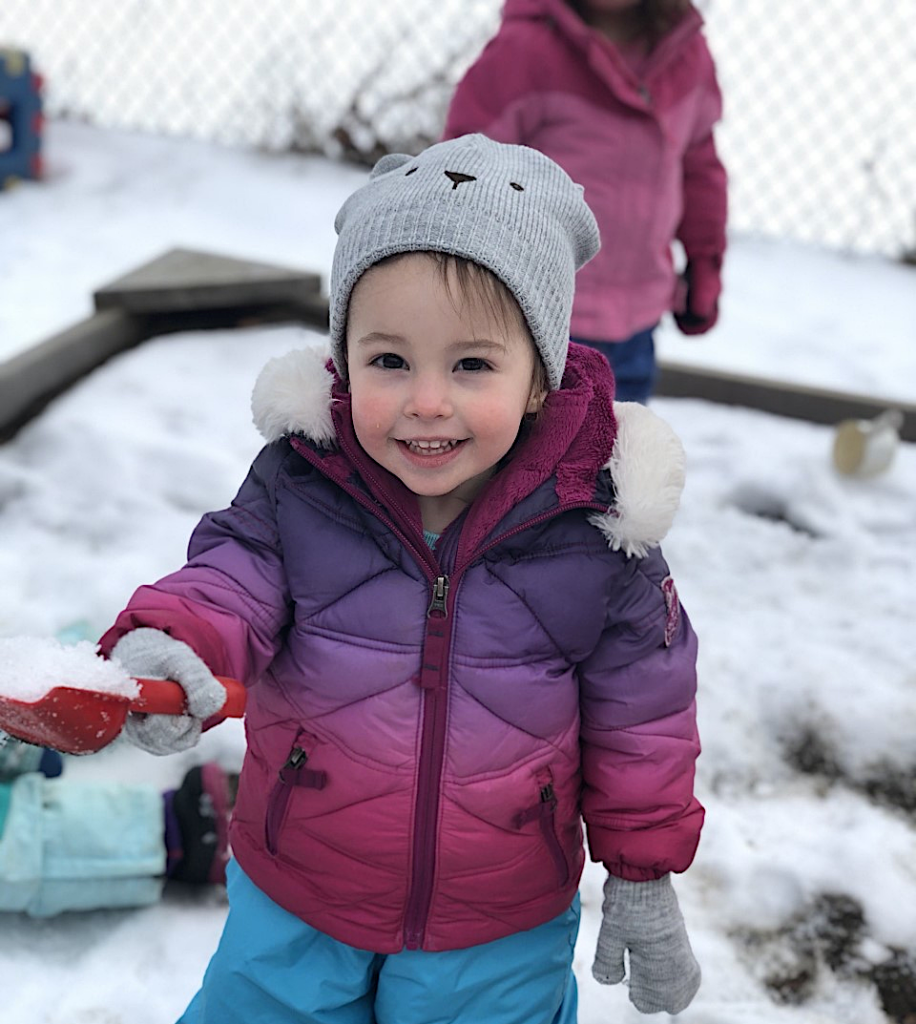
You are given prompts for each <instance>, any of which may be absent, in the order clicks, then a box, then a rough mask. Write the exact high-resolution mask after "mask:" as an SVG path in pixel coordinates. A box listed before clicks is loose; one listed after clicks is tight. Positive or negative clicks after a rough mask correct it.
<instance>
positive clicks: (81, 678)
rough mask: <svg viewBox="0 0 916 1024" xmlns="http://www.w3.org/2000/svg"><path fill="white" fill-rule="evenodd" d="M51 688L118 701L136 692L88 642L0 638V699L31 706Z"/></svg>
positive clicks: (129, 680)
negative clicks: (106, 695)
mask: <svg viewBox="0 0 916 1024" xmlns="http://www.w3.org/2000/svg"><path fill="white" fill-rule="evenodd" d="M55 686H67V687H70V688H71V689H73V690H94V691H96V692H97V693H114V694H117V695H118V696H121V697H136V696H137V695H138V694H139V692H140V688H139V687H138V686H137V683H136V681H135V680H134V679H132V678H131V677H130V676H129V675H128V674H127V673H126V672H125V671H124V669H123V668H122V666H121V665H120V664H119V663H118V662H116V661H107V660H106V659H105V658H103V657H101V655H100V654H99V651H98V647H97V646H96V645H95V644H92V643H90V642H89V641H88V640H78V641H77V642H76V643H73V644H64V643H62V642H61V641H60V640H58V639H57V638H56V637H45V636H39V637H35V636H12V637H0V697H8V698H12V699H14V700H19V701H24V702H25V703H34V702H35V701H37V700H41V698H42V697H44V696H45V694H47V692H48V690H50V689H52V688H53V687H55ZM2 724H3V723H2V719H0V725H2ZM0 735H2V734H0Z"/></svg>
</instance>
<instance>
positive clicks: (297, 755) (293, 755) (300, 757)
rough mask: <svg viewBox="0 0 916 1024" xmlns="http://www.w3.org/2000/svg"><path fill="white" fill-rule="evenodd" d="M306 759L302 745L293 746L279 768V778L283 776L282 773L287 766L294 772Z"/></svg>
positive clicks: (306, 755)
mask: <svg viewBox="0 0 916 1024" xmlns="http://www.w3.org/2000/svg"><path fill="white" fill-rule="evenodd" d="M308 759H309V757H308V754H306V752H305V751H304V750H303V749H302V747H293V749H292V750H291V751H290V752H289V757H288V758H287V759H286V764H285V765H283V767H282V768H281V769H280V778H281V779H282V778H283V773H284V772H285V771H286V770H287V768H291V769H292V770H293V771H294V772H297V771H299V769H300V768H301V767H302V766H303V765H304V764H305V762H306V761H307V760H308Z"/></svg>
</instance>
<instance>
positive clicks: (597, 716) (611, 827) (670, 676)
mask: <svg viewBox="0 0 916 1024" xmlns="http://www.w3.org/2000/svg"><path fill="white" fill-rule="evenodd" d="M620 558H621V563H622V564H621V566H620V571H619V573H613V574H612V579H610V580H609V594H608V598H607V609H606V615H605V625H604V630H603V633H602V636H601V639H600V641H599V643H598V645H597V647H596V649H595V650H594V651H593V652H592V654H591V655H590V656H589V657H588V658H587V659H586V661H584V662H583V663H581V664H580V666H579V680H580V705H581V716H582V718H581V744H582V774H583V795H582V813H583V817H584V819H585V824H586V829H587V832H588V844H589V851H590V854H591V857H592V859H593V860H596V861H602V862H603V863H604V865H605V866H606V867H607V869H608V871H610V872H611V874H614V875H617V876H619V877H621V878H626V879H629V880H631V881H644V880H648V879H653V878H660V877H661V876H662V875H664V874H666V873H667V872H669V871H684V870H685V869H686V868H687V867H689V865H690V863H691V861H692V860H693V856H694V853H695V852H696V847H697V843H698V842H699V838H700V829H701V827H702V824H703V814H704V812H703V808H702V806H701V805H700V803H699V802H698V801H697V799H696V798H695V797H694V795H693V781H694V764H695V761H696V758H697V756H698V754H699V752H700V744H699V739H698V736H697V727H696V702H695V696H696V651H697V644H696V636H695V634H694V632H693V629H692V628H691V626H690V622H689V621H688V619H687V616H686V614H685V612H684V611H683V609H682V608H681V607H680V604H679V601H678V598H677V591H676V590H675V588H674V582H673V580H672V579H671V577H670V575H669V573H668V567H667V565H666V563H665V560H664V558H663V557H662V555H661V552H660V551H658V550H657V549H656V550H655V551H653V552H651V553H650V554H649V555H648V556H647V557H646V558H643V559H637V558H631V559H624V556H623V555H621V556H620Z"/></svg>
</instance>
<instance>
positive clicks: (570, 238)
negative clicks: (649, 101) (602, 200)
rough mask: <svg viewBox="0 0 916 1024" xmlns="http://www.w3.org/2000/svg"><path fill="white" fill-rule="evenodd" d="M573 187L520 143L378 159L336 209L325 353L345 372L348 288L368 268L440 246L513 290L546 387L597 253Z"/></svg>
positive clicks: (578, 190) (454, 146)
mask: <svg viewBox="0 0 916 1024" xmlns="http://www.w3.org/2000/svg"><path fill="white" fill-rule="evenodd" d="M582 193H583V189H582V186H581V185H577V184H575V182H573V181H572V179H571V178H570V177H569V176H568V175H567V174H566V172H565V171H563V170H562V169H561V168H560V167H559V166H558V165H557V164H555V163H554V162H553V160H550V159H549V158H548V157H546V156H544V155H543V153H539V152H538V151H537V150H534V149H529V148H528V147H527V146H508V145H505V144H503V143H499V142H493V141H492V140H490V139H487V138H485V137H484V136H483V135H464V136H462V137H461V138H458V139H452V140H451V141H449V142H440V143H438V144H437V145H435V146H430V148H429V149H427V150H424V151H423V152H422V153H421V154H420V155H419V156H415V157H414V156H406V155H405V154H403V153H393V154H391V155H389V156H385V157H382V159H381V160H379V162H378V163H377V164H376V165H375V167H374V168H373V170H372V173H371V174H370V177H369V181H368V183H367V184H366V185H363V187H362V188H360V189H358V190H357V191H356V192H354V193H353V195H352V196H350V198H349V199H348V200H347V201H346V202H345V203H344V205H343V206H342V207H341V210H340V212H339V213H338V214H337V219H336V221H335V222H334V226H335V228H336V229H337V233H338V235H339V236H340V237H339V238H338V241H337V248H336V250H335V252H334V264H333V268H332V270H331V289H330V290H331V351H332V354H333V357H334V365H335V366H336V367H337V371H338V373H340V374H341V376H345V374H346V358H345V356H346V328H347V309H348V306H349V303H350V294H351V292H352V291H353V288H354V286H355V284H356V282H357V281H358V280H359V278H360V276H361V275H362V274H364V273H365V272H366V271H367V270H368V269H369V267H371V266H372V265H373V264H375V263H378V262H379V260H383V259H385V257H386V256H393V255H394V254H395V253H403V252H423V251H432V252H443V253H450V254H452V255H454V256H463V257H464V258H465V259H469V260H473V261H474V262H475V263H479V264H480V265H481V266H484V267H486V268H487V269H488V270H490V271H492V273H493V274H495V275H496V277H498V278H499V279H500V280H501V281H502V282H503V284H505V285H506V287H507V288H508V289H509V291H511V292H512V294H513V295H514V296H515V299H516V301H517V302H518V304H519V307H520V308H521V311H522V313H523V315H524V317H525V320H526V321H527V323H528V328H529V330H530V331H531V336H532V338H533V339H534V343H535V345H537V347H538V350H539V352H540V353H541V358H542V359H543V361H544V366H545V367H546V369H547V378H548V380H549V382H550V387H551V388H558V387H559V386H560V380H561V379H562V377H563V368H564V366H565V365H566V353H567V349H568V345H569V320H570V315H571V313H572V300H573V288H574V285H575V276H576V271H577V270H578V269H579V268H580V267H581V266H583V265H584V264H585V263H587V262H588V261H589V260H590V259H591V258H592V257H593V256H594V255H595V253H596V252H597V251H598V247H599V244H600V242H599V238H598V225H597V224H596V223H595V218H594V216H593V214H592V211H591V210H590V209H589V208H588V206H587V205H586V203H585V200H584V198H583V194H582Z"/></svg>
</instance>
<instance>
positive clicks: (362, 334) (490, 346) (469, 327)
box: [347, 253, 544, 533]
mask: <svg viewBox="0 0 916 1024" xmlns="http://www.w3.org/2000/svg"><path fill="white" fill-rule="evenodd" d="M447 275H448V276H447V278H446V277H445V276H444V275H443V272H442V269H441V268H440V266H439V265H438V264H437V262H436V260H435V259H434V258H433V257H432V256H430V255H428V254H424V253H410V254H407V255H404V256H399V257H396V258H394V259H391V260H388V261H386V262H384V263H382V264H379V265H377V266H375V267H372V268H371V269H370V270H368V271H367V272H366V273H365V274H364V275H363V276H362V277H361V278H360V280H359V281H358V282H357V284H356V287H355V288H354V289H353V293H352V297H351V300H350V310H349V316H348V320H347V364H348V374H349V382H350V392H351V397H352V411H353V424H354V427H355V430H356V436H357V438H358V439H359V442H360V444H361V445H362V447H363V448H364V449H365V451H366V452H367V453H368V454H369V455H370V456H371V457H372V458H373V459H374V460H375V461H376V462H378V463H379V464H380V465H382V466H384V467H385V469H387V470H388V471H389V472H391V473H393V474H394V475H395V476H396V477H398V479H399V480H401V481H402V482H403V483H404V484H405V486H407V487H408V488H409V489H410V490H411V491H413V492H414V493H415V494H416V495H417V496H418V497H419V502H420V510H421V513H422V516H423V525H424V527H425V528H426V529H427V530H432V531H434V532H437V533H438V532H441V531H442V530H443V529H444V528H445V526H447V525H448V523H449V522H451V520H452V519H454V518H455V516H456V515H458V513H459V512H460V511H461V510H462V509H463V508H464V506H465V505H467V504H469V503H470V502H471V501H472V500H473V498H474V497H475V496H476V494H477V493H478V492H479V490H480V488H481V487H482V486H483V484H484V483H485V481H486V480H488V479H489V478H490V476H491V475H492V474H493V472H494V470H495V467H496V465H497V463H498V462H499V460H500V459H502V458H503V456H504V455H505V454H506V453H507V452H508V451H509V449H510V448H511V447H512V445H513V443H514V442H515V439H516V437H517V436H518V431H519V426H520V424H521V421H522V419H523V417H524V416H525V414H526V413H530V412H535V411H536V410H537V409H538V408H539V407H540V405H541V403H542V401H543V398H544V393H543V391H542V390H541V389H540V388H539V387H538V385H537V384H536V383H535V377H536V374H535V368H536V366H537V363H538V356H537V353H536V350H535V348H534V344H533V342H532V341H531V338H530V336H529V334H528V330H527V327H526V325H525V322H524V319H523V318H522V316H521V313H520V312H519V311H518V309H517V307H515V308H513V309H512V310H511V311H509V314H508V315H506V311H505V310H503V311H501V310H499V309H498V308H496V307H495V306H494V304H493V303H492V302H487V301H485V299H484V298H482V297H481V296H480V295H477V294H471V293H469V291H468V286H467V283H466V282H465V283H464V284H462V283H460V282H458V280H457V279H456V278H457V275H456V272H455V270H454V267H453V266H451V265H450V266H448V269H447Z"/></svg>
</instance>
